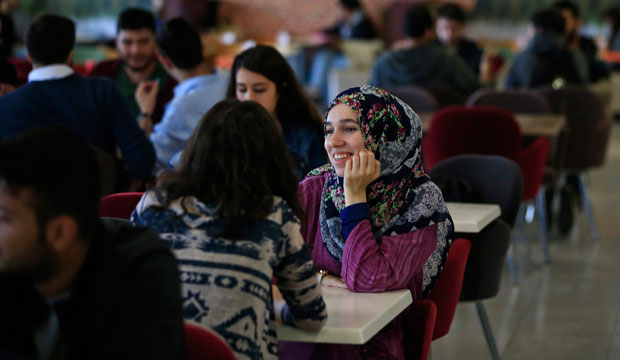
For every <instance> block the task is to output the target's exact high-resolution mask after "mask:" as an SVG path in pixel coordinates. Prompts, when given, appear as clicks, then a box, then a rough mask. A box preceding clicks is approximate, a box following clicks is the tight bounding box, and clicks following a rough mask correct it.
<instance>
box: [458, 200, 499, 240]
mask: <svg viewBox="0 0 620 360" xmlns="http://www.w3.org/2000/svg"><path fill="white" fill-rule="evenodd" d="M446 206H448V211H450V216H451V217H452V221H453V222H454V231H455V232H461V233H477V232H480V230H482V229H484V227H485V226H487V225H489V223H490V222H491V221H493V220H495V219H497V218H498V217H499V216H500V214H501V209H500V207H499V205H497V204H471V203H454V202H446Z"/></svg>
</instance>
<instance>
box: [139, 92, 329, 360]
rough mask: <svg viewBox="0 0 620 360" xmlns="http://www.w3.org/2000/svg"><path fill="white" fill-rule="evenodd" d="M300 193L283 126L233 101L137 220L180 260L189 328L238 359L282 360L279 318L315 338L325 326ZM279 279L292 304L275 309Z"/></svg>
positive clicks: (199, 135)
mask: <svg viewBox="0 0 620 360" xmlns="http://www.w3.org/2000/svg"><path fill="white" fill-rule="evenodd" d="M296 191H297V179H296V177H295V175H294V174H293V172H292V171H291V164H290V158H289V157H288V154H287V150H286V147H285V145H284V141H283V140H282V137H281V136H280V135H279V133H278V129H277V127H276V123H275V121H274V120H273V119H272V117H271V116H270V115H269V113H267V111H266V110H265V109H264V108H263V107H261V105H259V104H257V103H255V102H252V101H248V102H240V101H238V100H234V99H229V100H224V101H221V102H219V103H218V104H216V105H215V106H214V107H213V108H212V109H211V110H210V111H209V112H208V113H207V114H206V115H205V117H204V118H203V120H202V121H201V123H200V124H199V125H198V128H197V129H196V131H195V132H194V134H193V135H192V137H191V139H190V141H189V144H188V147H187V148H186V150H185V151H184V152H183V156H182V157H181V163H180V165H179V167H178V169H177V170H175V171H173V172H169V173H165V174H164V175H162V178H161V179H160V181H159V184H158V187H157V188H156V189H155V190H152V191H149V192H147V193H146V194H144V196H143V198H142V200H141V201H140V203H139V204H138V206H137V208H136V210H135V211H134V213H133V215H132V221H133V222H134V223H136V224H139V225H144V226H149V227H151V228H152V229H154V230H155V231H156V232H158V233H159V234H160V236H161V238H162V240H164V241H165V242H167V243H168V244H169V246H170V248H171V249H172V250H173V251H174V253H175V255H176V257H177V259H178V261H179V267H180V272H181V283H182V296H183V300H184V304H183V305H184V311H185V318H186V320H190V321H192V322H195V323H198V324H200V325H203V326H207V327H210V328H211V329H213V330H214V331H216V332H217V333H218V334H219V335H221V336H222V337H223V338H224V339H225V340H226V342H227V343H228V344H229V345H230V346H231V348H232V349H233V351H234V352H235V355H236V356H237V358H238V359H276V358H277V356H278V352H277V351H278V343H277V340H276V334H275V320H276V318H281V320H282V321H283V322H284V323H286V324H288V325H292V326H297V327H299V328H302V329H308V330H318V329H320V328H321V327H322V326H323V324H324V322H325V320H326V318H327V312H326V309H325V303H324V302H323V298H322V296H321V291H320V287H319V286H318V283H317V280H316V277H315V275H314V267H313V265H312V260H311V258H310V254H309V253H308V251H307V249H306V246H305V244H304V242H303V239H302V237H301V233H300V221H299V218H300V217H303V215H302V212H301V210H300V205H299V201H298V199H297V193H296ZM273 276H275V277H276V278H277V280H278V287H279V290H280V292H281V293H282V295H283V297H284V300H285V302H283V301H275V302H274V301H273V299H272V286H271V279H272V277H273Z"/></svg>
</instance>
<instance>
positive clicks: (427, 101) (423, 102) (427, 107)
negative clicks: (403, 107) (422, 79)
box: [387, 85, 438, 113]
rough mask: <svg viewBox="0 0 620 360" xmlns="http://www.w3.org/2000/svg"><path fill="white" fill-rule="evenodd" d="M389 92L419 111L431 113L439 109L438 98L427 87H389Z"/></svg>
mask: <svg viewBox="0 0 620 360" xmlns="http://www.w3.org/2000/svg"><path fill="white" fill-rule="evenodd" d="M387 91H388V92H389V93H391V94H392V95H394V96H396V97H398V98H399V99H401V100H402V101H404V102H405V103H407V105H409V106H411V108H412V109H413V110H414V111H415V112H417V113H431V112H435V110H437V108H438V106H437V100H435V97H433V94H431V93H430V92H428V91H426V90H425V89H423V88H421V87H418V86H415V85H407V86H398V87H393V88H390V89H387Z"/></svg>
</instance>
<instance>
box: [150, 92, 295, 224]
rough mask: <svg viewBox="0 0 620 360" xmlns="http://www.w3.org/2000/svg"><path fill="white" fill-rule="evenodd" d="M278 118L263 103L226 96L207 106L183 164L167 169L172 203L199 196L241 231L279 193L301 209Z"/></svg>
mask: <svg viewBox="0 0 620 360" xmlns="http://www.w3.org/2000/svg"><path fill="white" fill-rule="evenodd" d="M291 168H292V165H291V159H290V156H289V154H288V151H287V150H286V146H285V145H284V141H283V140H282V136H280V134H279V132H278V128H277V126H276V124H275V122H274V119H273V118H272V117H271V116H270V115H269V113H268V112H267V111H266V110H265V109H264V108H263V107H262V106H261V105H260V104H258V103H256V102H253V101H243V102H241V101H239V100H236V99H226V100H222V101H220V102H219V103H217V104H215V106H213V107H212V108H211V110H209V112H207V114H206V115H205V116H204V118H203V119H202V120H201V121H200V123H199V124H198V127H197V128H196V130H195V131H194V133H193V134H192V137H191V138H190V140H189V142H188V145H187V147H186V149H185V150H184V151H183V155H182V157H181V161H180V163H179V167H178V169H177V170H175V171H172V172H168V173H164V174H162V175H161V177H160V179H159V183H158V187H159V188H161V189H163V190H164V192H165V197H166V205H165V206H168V205H170V203H171V202H172V201H174V200H175V199H179V198H182V197H186V196H195V197H196V198H197V199H198V200H200V201H201V202H203V203H205V204H211V205H215V212H216V214H217V216H218V217H219V219H220V220H221V221H222V222H223V223H224V224H225V225H226V230H225V232H226V233H228V234H231V233H235V232H236V230H240V229H242V228H243V227H244V226H245V225H248V224H250V223H252V222H254V221H256V220H260V219H264V218H265V217H266V216H267V215H268V214H269V212H270V211H271V209H272V207H273V197H274V196H279V197H281V198H282V199H284V201H286V202H287V203H288V205H289V206H290V208H291V209H292V210H293V211H294V212H295V214H296V215H297V216H298V217H299V218H302V216H303V214H302V211H301V207H300V205H299V200H298V199H297V178H296V177H295V175H294V174H293V172H292V170H291Z"/></svg>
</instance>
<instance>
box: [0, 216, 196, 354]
mask: <svg viewBox="0 0 620 360" xmlns="http://www.w3.org/2000/svg"><path fill="white" fill-rule="evenodd" d="M54 309H55V311H56V314H57V315H58V320H59V329H60V339H61V344H63V345H64V346H63V345H60V347H59V348H58V349H62V350H60V352H59V353H58V352H57V353H55V355H58V354H61V355H59V356H58V357H56V358H61V359H70V360H73V359H75V360H81V359H91V360H96V359H162V360H163V359H166V360H168V359H170V360H173V359H174V360H176V359H184V358H185V356H186V355H185V342H184V336H183V316H182V310H181V309H182V308H181V297H180V287H179V278H178V271H177V264H176V261H175V259H174V256H173V255H172V253H171V252H170V251H169V250H168V248H167V247H166V245H165V244H164V243H163V242H162V241H161V240H159V238H158V237H157V236H156V235H155V234H154V233H152V232H150V231H149V230H147V229H144V228H139V227H133V226H130V225H126V224H122V225H119V224H118V223H114V224H106V225H105V227H104V231H102V235H101V236H100V237H99V238H96V239H93V240H92V241H91V244H90V248H89V251H88V255H87V258H86V260H85V263H84V264H83V266H82V269H81V270H80V272H79V274H78V276H77V278H76V280H75V283H74V286H73V289H72V291H71V294H70V296H69V298H68V299H66V300H61V301H58V302H57V303H56V304H55V305H54ZM50 311H51V310H50V306H49V305H48V303H47V302H46V301H45V299H44V298H43V297H42V296H41V295H40V294H39V293H38V292H37V291H36V290H35V288H34V287H33V285H32V284H31V283H30V282H27V281H25V280H24V279H20V278H18V277H16V276H14V275H9V274H2V275H0V319H2V321H0V359H10V360H13V359H36V358H38V355H37V348H36V346H35V343H34V339H33V333H34V331H35V329H36V328H37V327H38V326H40V325H41V324H44V323H45V322H46V320H47V319H48V316H49V314H50ZM62 354H64V355H62Z"/></svg>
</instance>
